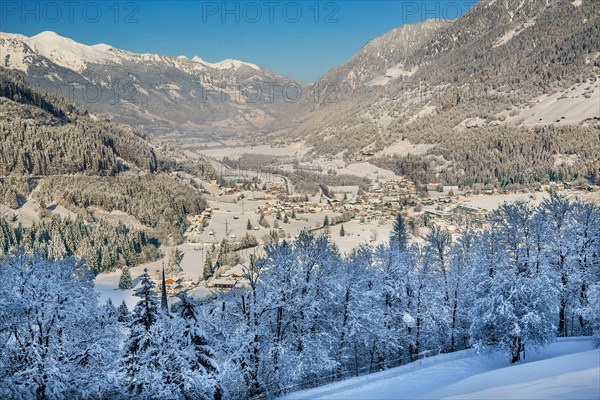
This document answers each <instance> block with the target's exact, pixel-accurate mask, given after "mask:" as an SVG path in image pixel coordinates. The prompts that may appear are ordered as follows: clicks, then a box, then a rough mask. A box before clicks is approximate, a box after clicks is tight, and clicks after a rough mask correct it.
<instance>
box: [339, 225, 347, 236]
mask: <svg viewBox="0 0 600 400" xmlns="http://www.w3.org/2000/svg"><path fill="white" fill-rule="evenodd" d="M340 236H341V237H344V236H346V231H345V230H344V225H342V227H341V228H340Z"/></svg>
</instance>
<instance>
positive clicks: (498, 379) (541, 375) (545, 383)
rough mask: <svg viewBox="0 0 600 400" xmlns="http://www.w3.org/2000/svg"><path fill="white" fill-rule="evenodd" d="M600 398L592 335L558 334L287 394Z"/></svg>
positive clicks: (599, 357) (599, 366)
mask: <svg viewBox="0 0 600 400" xmlns="http://www.w3.org/2000/svg"><path fill="white" fill-rule="evenodd" d="M451 398H455V399H515V398H517V399H599V398H600V350H599V349H594V347H593V344H592V341H591V339H589V338H567V339H559V340H558V341H557V342H555V343H553V344H551V345H550V346H548V347H547V348H546V349H543V350H540V351H537V352H533V351H532V352H529V353H527V354H526V359H525V360H524V361H522V362H521V363H519V364H515V365H509V364H508V360H507V356H505V355H501V354H477V353H476V352H475V351H474V350H465V351H460V352H456V353H453V354H442V355H439V356H435V357H431V358H428V359H424V360H420V361H417V362H414V363H411V364H407V365H404V366H402V367H398V368H393V369H390V370H388V371H383V372H379V373H375V374H370V375H365V376H361V377H358V378H352V379H348V380H345V381H342V382H338V383H334V384H330V385H327V386H322V387H319V388H315V389H310V390H305V391H301V392H296V393H292V394H291V395H289V396H287V397H285V399H451Z"/></svg>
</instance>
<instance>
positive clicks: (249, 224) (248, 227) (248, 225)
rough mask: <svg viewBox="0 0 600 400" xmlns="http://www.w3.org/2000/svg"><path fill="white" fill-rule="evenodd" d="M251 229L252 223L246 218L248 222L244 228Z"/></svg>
mask: <svg viewBox="0 0 600 400" xmlns="http://www.w3.org/2000/svg"><path fill="white" fill-rule="evenodd" d="M252 229H253V227H252V223H251V222H250V220H248V223H247V224H246V230H248V231H251V230H252Z"/></svg>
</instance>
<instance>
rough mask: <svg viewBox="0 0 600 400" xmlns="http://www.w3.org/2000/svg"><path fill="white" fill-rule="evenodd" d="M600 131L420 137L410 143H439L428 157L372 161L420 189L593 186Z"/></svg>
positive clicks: (504, 130)
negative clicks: (550, 184)
mask: <svg viewBox="0 0 600 400" xmlns="http://www.w3.org/2000/svg"><path fill="white" fill-rule="evenodd" d="M599 132H600V131H599V129H598V128H597V127H596V128H593V127H588V128H584V127H576V126H565V127H561V126H543V127H536V128H531V129H529V128H519V127H512V128H509V127H487V128H475V129H468V130H466V131H464V132H461V133H460V134H457V135H443V134H437V135H436V134H431V135H425V134H423V133H421V134H420V135H413V136H415V137H414V138H413V137H411V140H415V141H417V142H421V143H422V142H425V143H439V144H438V145H436V146H435V147H434V148H433V149H431V150H429V151H428V152H427V153H426V154H425V155H418V156H417V155H411V154H408V155H406V156H395V157H381V158H378V159H374V160H373V162H374V163H375V164H377V165H379V166H381V167H383V168H389V169H391V170H393V171H394V172H396V173H398V174H401V175H406V176H409V177H410V178H411V179H413V180H415V181H416V182H418V183H421V184H423V183H428V182H435V181H438V180H439V181H442V182H444V183H445V184H448V185H459V186H464V187H471V186H473V185H475V184H482V185H490V186H494V187H506V186H511V185H521V186H525V187H532V186H533V185H534V184H536V183H548V182H555V181H573V180H578V179H581V180H585V181H587V182H589V183H592V184H594V183H596V182H598V181H599V169H600V139H599V136H598V135H599ZM417 136H418V137H417ZM441 157H443V158H441Z"/></svg>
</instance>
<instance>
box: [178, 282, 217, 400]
mask: <svg viewBox="0 0 600 400" xmlns="http://www.w3.org/2000/svg"><path fill="white" fill-rule="evenodd" d="M178 297H179V300H180V302H179V303H176V305H175V306H174V309H173V311H174V313H175V316H177V317H179V318H181V319H182V321H183V329H182V331H181V335H182V337H183V340H184V344H185V345H186V347H187V346H191V348H192V350H193V351H192V352H190V353H191V354H190V356H191V357H190V361H191V365H190V369H191V370H192V371H193V372H195V373H196V374H198V375H200V376H201V380H202V382H203V389H204V390H203V394H202V396H200V397H201V398H208V399H214V400H219V399H221V398H222V396H223V389H222V388H221V385H220V383H219V369H218V366H217V363H216V361H215V359H214V358H215V356H214V352H213V350H212V348H211V347H210V346H209V345H208V340H207V338H206V334H205V332H204V330H203V329H202V327H201V326H200V311H199V310H198V305H197V304H196V303H195V302H194V301H193V300H192V299H191V298H190V297H188V296H187V294H186V293H180V294H179V295H178Z"/></svg>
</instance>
